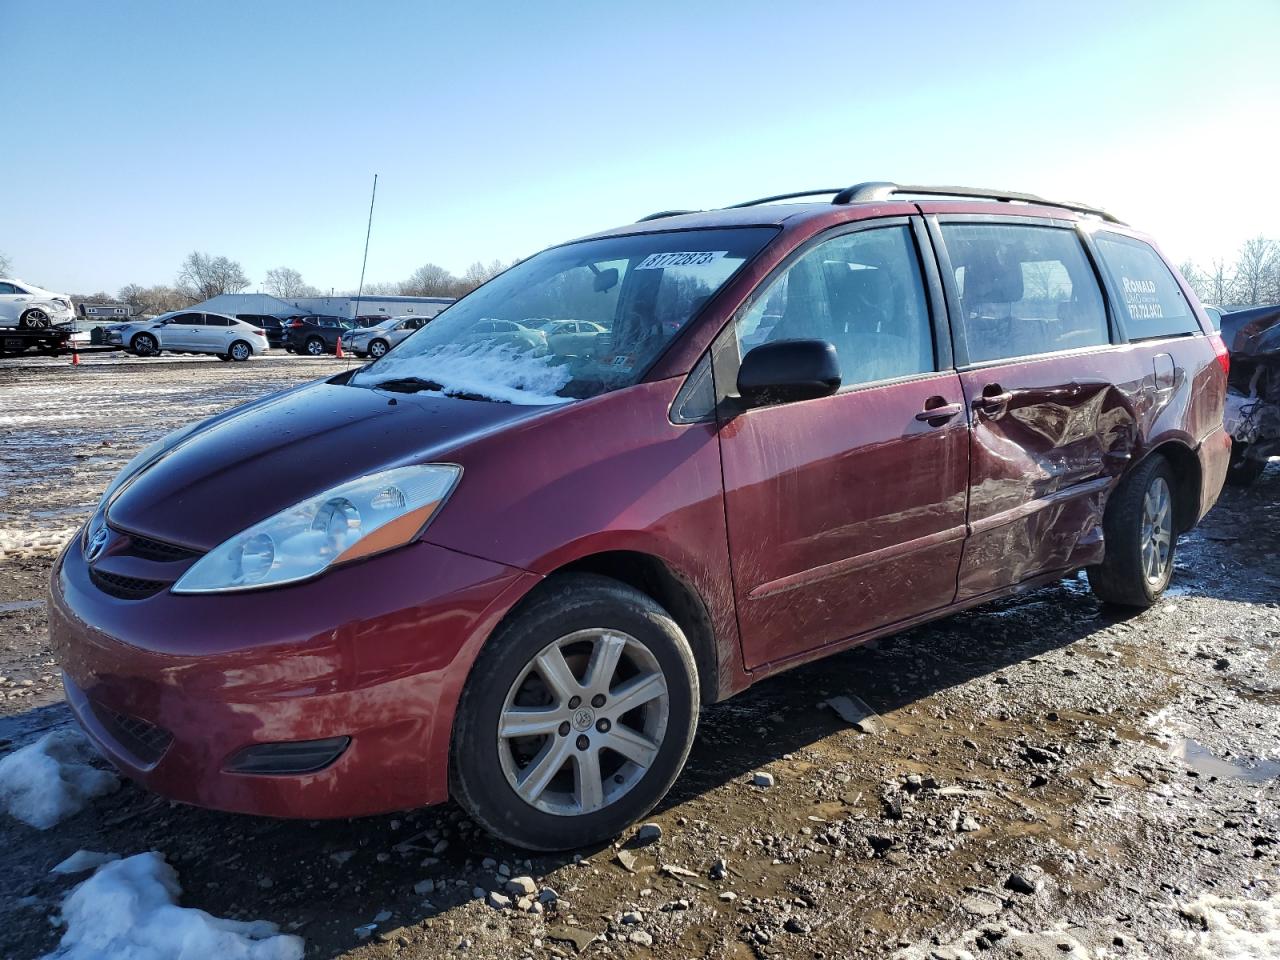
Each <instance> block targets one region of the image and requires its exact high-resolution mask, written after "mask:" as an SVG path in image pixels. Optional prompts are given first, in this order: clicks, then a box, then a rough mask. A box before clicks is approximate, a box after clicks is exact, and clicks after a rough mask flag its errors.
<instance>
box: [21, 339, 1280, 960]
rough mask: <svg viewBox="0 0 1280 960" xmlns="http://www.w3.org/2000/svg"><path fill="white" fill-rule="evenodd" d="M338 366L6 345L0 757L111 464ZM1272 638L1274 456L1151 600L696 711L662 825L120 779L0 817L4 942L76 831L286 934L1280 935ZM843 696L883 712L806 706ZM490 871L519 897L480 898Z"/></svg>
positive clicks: (42, 896)
mask: <svg viewBox="0 0 1280 960" xmlns="http://www.w3.org/2000/svg"><path fill="white" fill-rule="evenodd" d="M337 365H338V361H334V360H327V361H310V360H301V359H284V358H281V359H278V360H277V359H266V360H261V361H254V362H251V363H247V364H243V365H230V364H220V363H218V362H216V361H208V362H206V361H164V360H160V361H150V362H147V361H135V362H127V361H120V360H105V359H95V360H93V361H90V362H87V363H86V364H84V365H82V366H81V367H80V368H78V369H72V368H71V367H69V366H68V365H66V364H65V362H59V363H54V362H52V361H50V362H42V361H35V362H28V363H25V364H24V363H17V362H14V361H6V362H4V363H3V364H0V396H2V397H3V398H4V402H3V405H2V406H0V677H4V678H5V679H3V680H0V717H2V719H0V753H3V752H4V751H7V750H10V749H13V748H15V747H17V746H20V745H21V744H23V743H25V742H28V741H29V740H31V739H32V738H33V737H34V736H36V735H37V734H39V733H40V732H42V731H44V730H47V729H51V728H53V727H55V726H58V725H61V724H64V723H66V722H67V714H66V711H65V708H64V707H63V706H61V694H60V689H59V685H58V679H57V667H56V664H55V663H54V662H53V661H52V660H51V659H50V655H49V650H48V648H47V646H46V642H45V635H44V629H45V628H44V621H45V611H44V603H43V600H42V598H43V596H44V592H45V579H46V576H47V571H48V567H49V564H50V562H51V560H52V559H53V556H54V553H55V551H56V549H57V547H58V546H59V545H60V543H61V542H62V541H63V540H64V539H65V538H66V537H68V536H70V534H71V532H72V531H73V529H74V528H75V526H76V525H77V524H78V523H79V522H80V521H81V520H82V519H83V518H84V517H85V516H87V514H88V512H89V510H90V508H91V506H92V504H93V502H94V500H95V498H96V495H97V492H98V491H100V490H101V488H102V487H103V486H104V485H105V484H106V483H107V481H108V479H109V477H110V476H111V474H112V473H113V472H114V471H115V470H116V469H118V468H119V467H120V466H121V465H122V464H123V463H124V462H125V460H126V459H128V457H129V456H131V455H132V453H133V452H134V451H135V450H136V449H137V448H139V447H140V446H141V445H143V444H144V443H146V442H148V441H149V440H151V439H153V438H156V437H158V436H160V435H161V434H162V433H164V432H165V431H167V430H169V429H170V428H172V427H175V426H177V425H179V424H181V423H184V422H187V421H189V420H191V419H193V418H196V417H202V416H205V415H207V414H209V413H212V412H213V411H215V410H217V409H220V408H222V407H225V406H227V405H230V404H233V403H236V402H239V401H241V400H244V399H247V398H249V397H252V396H256V395H258V394H261V393H263V392H266V391H269V390H273V389H277V388H280V387H283V386H287V385H289V384H292V383H295V382H297V381H298V380H300V379H307V378H312V377H317V376H320V375H323V373H324V372H326V371H332V370H335V369H336V368H337ZM1278 649H1280V467H1278V466H1277V465H1275V464H1273V465H1272V467H1271V469H1270V470H1269V471H1268V473H1267V474H1266V475H1265V476H1264V477H1263V479H1262V481H1261V482H1260V483H1259V484H1258V485H1257V486H1256V487H1255V488H1253V489H1252V490H1250V491H1248V492H1244V493H1241V492H1239V491H1235V490H1228V491H1227V492H1226V493H1225V494H1224V497H1223V500H1222V503H1221V504H1220V505H1219V506H1218V507H1217V509H1215V510H1214V512H1213V513H1212V515H1211V516H1210V517H1209V519H1208V520H1207V522H1206V523H1205V524H1204V525H1203V526H1202V527H1201V528H1200V529H1199V530H1197V531H1196V532H1194V533H1193V534H1191V535H1190V536H1187V537H1185V538H1183V540H1182V542H1181V546H1180V554H1179V561H1178V568H1177V573H1176V577H1175V581H1174V586H1173V588H1172V590H1171V592H1170V596H1169V597H1168V599H1167V601H1166V602H1165V603H1164V604H1162V605H1161V606H1159V607H1157V608H1156V609H1153V610H1151V611H1149V612H1147V613H1144V614H1142V615H1141V616H1136V617H1129V618H1125V617H1121V616H1117V615H1116V614H1114V613H1113V612H1111V611H1108V610H1104V609H1102V608H1101V607H1100V606H1099V604H1098V603H1097V602H1095V601H1094V599H1093V598H1092V596H1091V595H1090V594H1089V592H1088V589H1087V587H1086V585H1085V583H1084V582H1083V580H1082V579H1071V580H1066V581H1063V582H1062V583H1060V584H1057V585H1055V586H1052V587H1048V588H1045V589H1042V590H1039V591H1037V592H1034V593H1030V594H1027V595H1025V596H1022V597H1019V598H1017V599H1016V600H1012V601H1006V602H1003V603H1000V604H995V605H991V606H988V607H984V608H981V609H979V610H976V611H973V612H969V613H966V614H963V615H961V616H959V617H956V618H954V619H952V620H949V621H945V622H942V623H939V624H936V625H932V626H928V627H924V628H921V629H917V630H913V631H911V632H909V633H906V634H903V635H901V636H898V637H895V638H892V639H890V640H886V641H882V642H880V643H878V644H875V645H874V646H869V647H866V648H862V649H859V650H856V651H853V652H850V653H847V654H844V655H842V656H840V657H837V658H835V659H834V660H830V661H827V662H825V663H821V664H818V665H815V666H811V667H808V668H804V669H800V670H797V671H795V672H793V673H791V674H789V675H786V676H783V677H779V678H776V679H773V680H770V681H767V682H765V683H762V684H760V685H759V686H757V687H756V688H754V689H753V690H751V691H749V692H747V693H746V694H745V695H743V696H740V697H738V698H737V699H735V700H732V701H730V702H728V703H726V704H722V705H720V706H717V707H714V708H711V709H708V710H707V711H705V712H704V714H703V719H702V725H701V728H700V731H699V734H698V740H697V744H696V745H695V748H694V752H693V755H692V758H691V759H690V762H689V767H688V769H687V770H686V772H685V774H684V776H683V777H682V778H681V780H680V781H679V783H678V784H677V785H676V788H675V791H674V793H673V794H672V795H671V796H670V797H669V798H668V799H667V801H666V802H665V803H664V804H663V805H662V807H661V808H660V809H659V810H658V811H657V812H656V814H655V815H654V816H653V818H652V819H653V821H654V822H655V823H656V824H658V825H659V826H660V827H661V837H660V839H659V840H657V841H656V842H652V843H648V844H645V845H640V844H638V843H636V841H635V838H634V837H632V838H629V839H628V842H627V844H626V845H625V846H622V847H612V846H611V847H605V848H584V849H581V850H578V851H576V852H574V853H573V854H570V855H563V856H552V857H548V856H539V857H535V858H533V859H526V857H525V855H524V854H523V853H521V852H520V851H517V850H513V849H510V848H507V847H505V846H503V845H502V844H500V843H498V842H496V841H494V840H492V839H490V838H489V837H488V836H486V835H485V834H484V833H482V832H480V831H478V830H477V829H476V828H475V827H474V826H473V825H472V824H471V823H469V822H468V821H467V819H466V818H465V817H464V816H463V815H462V814H461V812H460V811H459V810H458V809H457V808H455V807H452V806H448V807H444V808H440V809H433V810H423V811H418V812H412V813H407V814H402V815H398V816H388V817H378V818H372V819H367V820H360V821H349V822H324V823H320V822H283V821H273V820H262V819H253V818H248V817H238V816H229V815H224V814H217V813H210V812H207V811H202V810H197V809H193V808H189V807H184V806H179V805H174V804H170V803H168V802H167V801H164V800H161V799H159V798H156V797H152V796H149V795H147V794H145V793H143V792H142V791H141V790H139V789H137V788H136V787H133V786H131V785H125V786H124V787H122V788H121V789H120V790H119V791H118V792H117V793H115V794H113V795H111V796H108V797H106V798H104V799H102V800H99V801H97V802H96V803H95V804H94V805H93V806H92V807H90V808H89V809H88V810H86V811H85V812H84V813H82V814H80V815H78V816H76V817H74V818H72V819H70V820H68V821H66V822H64V823H63V824H62V825H60V826H59V827H57V828H55V829H53V830H49V831H47V832H40V831H37V830H35V829H32V828H29V827H26V826H25V825H23V824H21V823H18V822H16V821H14V820H11V819H8V818H0V847H2V848H3V849H4V851H5V853H4V860H3V862H4V870H3V872H2V873H0V956H3V957H7V958H13V960H21V958H28V957H35V956H39V955H41V954H43V953H45V952H46V951H48V950H50V949H52V948H53V947H54V945H55V944H56V942H57V938H58V935H59V934H58V930H57V929H56V927H55V926H54V925H52V924H51V922H50V919H49V918H50V916H51V915H56V913H57V909H58V905H59V903H60V901H61V898H62V897H63V896H64V895H65V894H66V892H67V891H68V890H69V889H70V888H71V886H72V885H73V884H74V882H75V879H76V878H67V877H60V876H58V875H55V874H50V873H49V869H50V867H52V866H53V865H54V864H56V863H57V862H58V861H60V860H61V859H63V858H64V857H66V856H68V855H69V854H71V853H73V852H74V851H76V850H77V849H80V848H88V849H91V850H99V851H111V852H115V853H119V854H122V855H128V854H133V853H138V852H142V851H146V850H158V851H161V852H163V853H164V855H165V856H166V857H167V858H168V860H169V862H170V863H171V864H173V865H174V866H175V867H176V868H177V870H178V872H179V875H180V878H181V882H182V886H183V888H184V894H183V900H182V902H183V903H184V904H185V905H188V906H196V907H200V908H202V909H204V910H208V911H210V912H211V913H213V914H215V915H218V916H227V917H235V918H244V919H250V918H252V919H267V920H272V921H275V922H276V923H278V924H280V925H281V927H282V928H283V929H284V930H286V931H290V932H296V933H298V934H300V935H301V936H303V937H305V938H306V943H307V956H308V957H337V956H343V957H346V956H350V957H364V958H372V957H402V958H413V957H424V958H425V957H441V956H467V957H484V958H489V957H492V958H502V960H508V958H523V957H529V958H545V957H549V956H574V955H576V954H581V955H582V956H585V957H593V956H613V957H647V956H655V957H662V958H673V960H674V958H692V957H726V958H732V957H743V958H746V957H752V956H756V957H768V956H780V957H805V958H813V960H826V958H838V957H881V956H894V955H901V956H903V957H912V958H914V957H938V958H947V957H963V956H965V955H966V952H967V953H972V954H973V955H981V956H984V957H1017V956H1022V957H1029V958H1042V957H1068V958H1085V957H1151V958H1161V957H1195V956H1203V957H1227V956H1237V955H1238V956H1258V957H1262V956H1275V955H1277V954H1278V953H1280V872H1278V870H1277V867H1278V866H1280V864H1278V859H1280V802H1278V801H1280V797H1278V795H1277V789H1278V788H1277V777H1278V775H1280V743H1278V742H1277V734H1278V733H1280V715H1278V713H1277V707H1278V706H1280V657H1278V656H1277V650H1278ZM842 694H843V695H851V696H853V697H857V698H861V700H863V701H865V702H866V703H867V704H869V705H870V706H871V707H872V708H873V709H874V710H875V711H876V712H877V713H878V714H879V719H878V721H877V720H876V719H875V718H872V719H871V720H870V721H866V722H864V723H863V724H862V726H863V727H864V728H865V731H864V730H862V729H859V728H857V727H855V726H853V725H851V724H849V723H847V722H846V721H845V720H842V719H841V718H840V716H838V715H837V713H836V712H835V711H833V710H832V709H830V708H829V707H826V706H823V702H824V701H826V700H827V699H828V698H831V697H835V696H839V695H842ZM409 762H411V760H410V759H409V758H406V763H409ZM757 773H768V774H772V776H773V778H774V779H773V785H772V786H756V785H754V784H753V780H754V778H755V775H756V774H757ZM720 861H722V863H720ZM508 875H529V876H531V877H532V878H533V880H534V881H535V885H536V887H537V888H538V890H540V891H543V893H542V899H541V901H540V902H539V903H538V904H537V905H536V906H535V907H534V908H533V909H534V910H537V911H541V912H528V911H518V910H515V909H510V908H507V909H502V908H495V907H494V906H490V905H488V904H487V903H486V901H485V900H484V899H481V897H487V895H488V893H489V892H490V891H501V890H502V889H503V886H504V884H505V882H506V880H507V876H508ZM425 881H429V882H425ZM547 891H551V892H547ZM368 924H376V926H375V927H373V928H369V927H367V926H366V925H368ZM358 928H360V929H358ZM1250 937H1252V940H1251V939H1250ZM1241 944H1243V945H1244V947H1241V946H1240V945H1241ZM1251 944H1252V946H1251ZM1244 948H1249V949H1255V950H1256V951H1257V952H1255V953H1239V954H1233V953H1231V952H1230V951H1231V950H1233V949H1244Z"/></svg>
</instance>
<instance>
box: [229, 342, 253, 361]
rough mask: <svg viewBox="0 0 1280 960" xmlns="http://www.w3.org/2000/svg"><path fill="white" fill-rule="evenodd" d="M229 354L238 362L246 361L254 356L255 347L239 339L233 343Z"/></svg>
mask: <svg viewBox="0 0 1280 960" xmlns="http://www.w3.org/2000/svg"><path fill="white" fill-rule="evenodd" d="M227 355H228V356H230V357H231V359H232V360H234V361H236V362H237V363H244V362H245V361H246V360H248V359H249V358H250V357H251V356H253V348H252V347H250V346H249V345H248V344H247V343H245V342H244V341H243V340H237V341H236V342H235V343H233V344H231V347H230V348H229V349H228V350H227Z"/></svg>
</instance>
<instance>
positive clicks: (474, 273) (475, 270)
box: [457, 260, 507, 295]
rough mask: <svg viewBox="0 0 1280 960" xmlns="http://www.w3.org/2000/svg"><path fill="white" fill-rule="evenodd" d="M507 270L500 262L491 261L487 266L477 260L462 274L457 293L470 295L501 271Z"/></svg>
mask: <svg viewBox="0 0 1280 960" xmlns="http://www.w3.org/2000/svg"><path fill="white" fill-rule="evenodd" d="M505 269H507V265H506V264H505V263H503V262H502V261H501V260H491V261H490V262H489V263H488V264H484V263H481V262H480V261H479V260H477V261H476V262H475V263H473V264H472V265H471V266H469V267H467V269H466V272H464V273H463V274H462V281H461V283H459V285H458V286H459V287H460V288H461V289H459V290H458V291H457V293H458V294H459V295H461V294H463V293H470V292H471V291H472V290H474V289H475V288H476V287H478V286H480V284H482V283H488V282H489V281H490V280H492V279H493V278H494V277H496V276H497V275H498V274H500V273H501V272H502V271H503V270H505Z"/></svg>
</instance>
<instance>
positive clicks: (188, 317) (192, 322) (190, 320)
mask: <svg viewBox="0 0 1280 960" xmlns="http://www.w3.org/2000/svg"><path fill="white" fill-rule="evenodd" d="M169 322H170V323H181V324H183V325H184V326H188V327H200V326H204V316H203V315H202V314H199V313H180V314H178V315H177V316H176V317H174V318H173V319H172V320H170V321H169Z"/></svg>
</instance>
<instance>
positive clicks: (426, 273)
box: [400, 263, 458, 297]
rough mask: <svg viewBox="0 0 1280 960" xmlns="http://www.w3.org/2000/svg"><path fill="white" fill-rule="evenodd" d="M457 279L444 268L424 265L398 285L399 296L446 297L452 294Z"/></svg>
mask: <svg viewBox="0 0 1280 960" xmlns="http://www.w3.org/2000/svg"><path fill="white" fill-rule="evenodd" d="M457 285H458V278H457V277H455V276H454V275H453V274H451V273H450V272H449V271H448V270H446V269H445V268H444V267H441V266H438V265H437V264H434V263H425V264H423V265H422V266H420V267H419V268H418V269H417V270H415V271H413V273H412V274H410V275H409V279H408V280H406V281H405V282H404V283H402V284H401V285H400V295H401V296H405V297H447V296H451V295H452V294H453V291H454V288H455V287H456V286H457Z"/></svg>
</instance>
